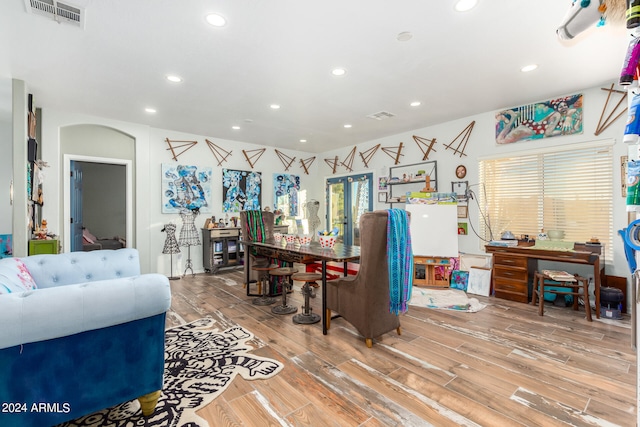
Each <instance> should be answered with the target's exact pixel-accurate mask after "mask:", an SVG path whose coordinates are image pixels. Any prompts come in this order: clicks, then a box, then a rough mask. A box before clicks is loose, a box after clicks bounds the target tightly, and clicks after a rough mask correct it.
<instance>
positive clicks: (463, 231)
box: [458, 222, 469, 236]
mask: <svg viewBox="0 0 640 427" xmlns="http://www.w3.org/2000/svg"><path fill="white" fill-rule="evenodd" d="M467 227H468V225H467V223H466V222H459V223H458V234H459V235H461V236H466V235H467V234H468V233H469V229H468V228H467Z"/></svg>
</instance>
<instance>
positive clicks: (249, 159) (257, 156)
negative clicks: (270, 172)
mask: <svg viewBox="0 0 640 427" xmlns="http://www.w3.org/2000/svg"><path fill="white" fill-rule="evenodd" d="M265 150H266V148H260V149H257V150H242V154H244V158H245V159H246V160H247V163H249V165H250V166H251V169H253V167H254V166H255V165H256V163H257V162H258V159H260V156H262V154H264V152H265ZM247 153H255V154H252V155H251V156H249V155H248V154H247ZM254 159H255V160H254ZM252 160H253V161H252Z"/></svg>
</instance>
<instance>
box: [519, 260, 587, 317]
mask: <svg viewBox="0 0 640 427" xmlns="http://www.w3.org/2000/svg"><path fill="white" fill-rule="evenodd" d="M546 280H550V281H553V278H552V277H550V276H548V275H546V274H544V273H539V272H537V271H536V272H535V274H534V275H533V295H532V296H531V304H532V305H536V300H537V301H538V315H539V316H542V315H544V294H545V292H546V293H551V294H556V295H572V296H573V309H574V310H578V306H579V304H578V297H580V296H581V297H582V298H583V301H584V311H585V313H586V315H587V320H588V321H589V322H591V321H592V319H591V303H590V302H589V281H588V280H587V279H586V278H585V277H582V276H578V275H577V274H576V275H574V280H573V281H570V282H564V281H563V282H558V281H554V283H553V286H554V287H556V288H567V289H568V290H566V291H563V290H557V289H548V288H547V289H546V290H545V286H551V284H550V283H547V284H545V281H546Z"/></svg>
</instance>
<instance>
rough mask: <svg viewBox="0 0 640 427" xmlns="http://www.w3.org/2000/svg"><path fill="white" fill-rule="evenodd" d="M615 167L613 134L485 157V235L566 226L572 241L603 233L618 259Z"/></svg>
mask: <svg viewBox="0 0 640 427" xmlns="http://www.w3.org/2000/svg"><path fill="white" fill-rule="evenodd" d="M613 170H614V168H613V141H611V140H607V141H598V142H592V143H584V144H573V145H570V146H563V147H555V148H553V147H552V148H548V149H544V150H538V151H535V152H526V153H515V154H513V155H510V156H509V157H503V158H496V159H483V160H480V182H481V183H483V186H484V191H480V192H479V193H480V194H479V199H480V206H481V207H483V212H484V214H485V216H486V217H487V221H484V223H483V221H480V232H481V235H482V236H484V238H485V239H486V240H487V241H488V240H491V239H499V238H500V236H501V234H502V233H503V232H504V231H507V230H509V231H511V232H512V233H513V234H514V235H515V236H517V237H519V236H520V235H525V234H528V235H530V236H531V235H532V236H537V234H538V233H539V232H540V230H541V229H544V230H546V231H548V230H563V231H564V233H565V236H564V240H565V241H567V242H585V241H588V240H589V239H591V238H593V237H597V238H598V239H599V240H600V242H602V243H604V244H605V250H606V252H607V253H606V258H607V259H612V258H611V255H612V253H613V251H612V250H611V248H612V246H611V243H612V240H613Z"/></svg>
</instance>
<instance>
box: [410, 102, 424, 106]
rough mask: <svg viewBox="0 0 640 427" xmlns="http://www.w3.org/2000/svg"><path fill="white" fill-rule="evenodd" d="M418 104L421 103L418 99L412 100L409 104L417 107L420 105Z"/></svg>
mask: <svg viewBox="0 0 640 427" xmlns="http://www.w3.org/2000/svg"><path fill="white" fill-rule="evenodd" d="M420 104H422V102H420V101H413V102H412V103H411V104H410V105H411V106H412V107H419V106H420Z"/></svg>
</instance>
